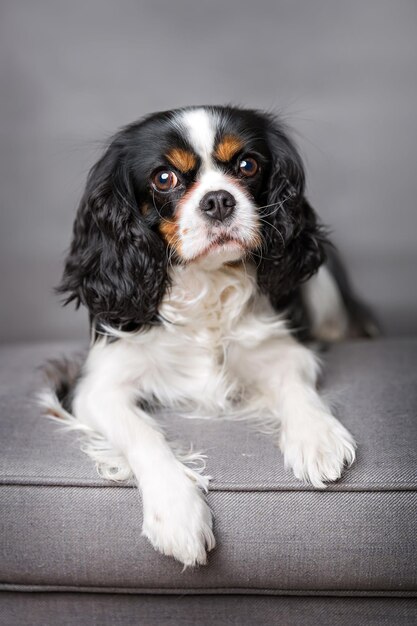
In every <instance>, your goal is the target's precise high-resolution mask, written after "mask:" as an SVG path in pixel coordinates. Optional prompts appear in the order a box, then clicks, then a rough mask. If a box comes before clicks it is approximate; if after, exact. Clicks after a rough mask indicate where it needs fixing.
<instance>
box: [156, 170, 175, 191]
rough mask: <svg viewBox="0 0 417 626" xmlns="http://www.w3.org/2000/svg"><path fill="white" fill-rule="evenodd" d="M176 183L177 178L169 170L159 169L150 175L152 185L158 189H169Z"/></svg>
mask: <svg viewBox="0 0 417 626" xmlns="http://www.w3.org/2000/svg"><path fill="white" fill-rule="evenodd" d="M177 184H178V178H177V176H176V175H175V174H174V172H171V171H169V170H160V171H159V172H156V174H154V175H153V176H152V185H153V186H154V187H155V189H157V190H158V191H170V190H171V189H174V187H176V186H177Z"/></svg>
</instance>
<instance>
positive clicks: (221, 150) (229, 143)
mask: <svg viewBox="0 0 417 626" xmlns="http://www.w3.org/2000/svg"><path fill="white" fill-rule="evenodd" d="M242 148H243V142H242V140H241V139H239V137H236V136H235V135H225V136H224V137H223V139H222V140H221V141H220V143H219V144H218V146H217V148H216V150H215V152H214V156H215V157H216V159H217V160H218V161H222V162H224V163H227V161H230V160H231V159H232V158H233V157H234V155H235V154H236V153H237V152H239V150H242Z"/></svg>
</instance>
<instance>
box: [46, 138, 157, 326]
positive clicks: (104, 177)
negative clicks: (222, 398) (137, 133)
mask: <svg viewBox="0 0 417 626" xmlns="http://www.w3.org/2000/svg"><path fill="white" fill-rule="evenodd" d="M166 282H167V274H166V251H165V247H164V244H163V242H162V241H161V239H160V238H159V237H158V235H157V234H156V233H155V232H153V231H152V230H151V229H150V228H149V227H148V225H147V224H146V223H145V220H144V218H143V216H142V215H141V213H140V210H139V207H138V206H137V202H136V201H135V196H134V193H133V189H132V184H131V177H130V172H129V168H128V159H127V154H126V148H125V147H124V142H123V141H122V139H121V138H120V137H118V138H116V139H115V140H114V141H113V143H112V144H111V145H110V147H109V148H108V149H107V151H106V153H105V154H104V156H103V157H102V158H101V159H100V161H98V163H97V164H96V165H95V166H94V167H93V168H92V170H91V171H90V174H89V176H88V179H87V185H86V190H85V192H84V195H83V198H82V200H81V203H80V206H79V208H78V213H77V216H76V220H75V223H74V229H73V239H72V243H71V246H70V251H69V254H68V257H67V259H66V264H65V270H64V274H63V278H62V282H61V284H60V285H59V287H58V288H57V291H58V292H59V293H63V294H66V296H67V297H66V300H65V304H67V303H68V302H71V301H75V303H76V306H77V307H78V306H79V305H80V304H84V305H85V306H86V307H87V308H88V310H89V313H90V319H91V320H92V321H93V322H95V324H96V325H97V324H98V325H100V323H103V324H108V325H111V326H113V327H117V328H119V329H126V330H132V329H135V328H138V327H140V326H141V325H143V324H147V323H152V322H154V321H155V320H156V318H157V313H158V307H159V304H160V302H161V299H162V297H163V294H164V291H165V287H166Z"/></svg>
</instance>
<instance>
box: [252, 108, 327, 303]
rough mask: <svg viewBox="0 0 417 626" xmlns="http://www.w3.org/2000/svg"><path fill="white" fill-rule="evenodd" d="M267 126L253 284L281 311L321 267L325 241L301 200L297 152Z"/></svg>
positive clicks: (280, 131)
mask: <svg viewBox="0 0 417 626" xmlns="http://www.w3.org/2000/svg"><path fill="white" fill-rule="evenodd" d="M268 122H269V123H268V131H267V138H268V144H269V149H270V152H271V159H270V165H269V176H268V183H267V188H266V191H265V195H264V206H265V217H264V218H263V220H264V221H263V239H264V245H263V247H262V249H261V251H260V256H261V257H262V260H261V262H260V264H259V267H258V281H259V285H260V287H261V289H262V290H263V291H264V292H266V293H267V294H268V295H269V297H270V300H271V302H272V304H273V306H274V307H275V308H276V309H282V308H284V307H285V308H287V307H291V305H292V304H293V302H294V301H295V300H297V294H298V287H299V286H300V284H302V283H303V282H304V281H306V280H308V278H310V277H311V276H312V275H313V274H314V273H315V272H316V271H317V269H318V268H319V266H320V265H321V264H322V263H323V262H324V260H325V248H324V244H325V243H326V236H325V232H324V229H323V227H322V226H321V225H320V224H319V223H318V220H317V216H316V214H315V212H314V210H313V209H312V207H311V206H310V204H309V203H308V202H307V200H306V199H305V197H304V169H303V165H302V161H301V157H300V156H299V154H298V152H297V149H296V148H295V146H294V144H293V143H292V142H291V140H290V139H289V137H288V135H287V133H286V132H285V130H284V128H283V127H282V126H281V125H280V123H279V122H278V121H277V120H276V119H274V118H272V117H269V120H268ZM261 215H262V213H261Z"/></svg>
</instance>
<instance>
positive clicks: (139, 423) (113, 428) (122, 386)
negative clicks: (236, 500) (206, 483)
mask: <svg viewBox="0 0 417 626" xmlns="http://www.w3.org/2000/svg"><path fill="white" fill-rule="evenodd" d="M94 351H96V353H94ZM97 352H99V354H97ZM123 356H125V359H124V361H119V359H118V357H123ZM128 358H129V354H126V353H125V355H123V351H122V350H121V348H120V347H119V346H117V345H115V346H114V347H113V346H111V345H109V346H105V347H103V346H97V347H93V348H92V351H91V352H90V356H89V359H88V360H87V363H86V367H85V374H84V377H83V379H82V380H81V382H80V384H79V385H78V387H77V390H76V395H75V399H74V404H73V408H74V413H75V416H76V417H77V418H78V419H79V420H80V421H81V422H83V423H85V424H87V425H89V426H90V427H92V428H93V429H95V430H96V431H97V432H99V433H100V434H102V435H103V436H104V437H105V438H106V439H107V440H108V441H109V442H110V443H111V445H112V446H114V448H115V449H117V450H118V451H119V452H121V453H122V454H123V455H124V456H125V457H126V459H127V460H128V462H129V464H130V466H131V469H132V471H133V474H134V476H135V478H136V479H137V482H138V485H139V488H140V490H141V493H142V499H143V534H144V535H145V536H146V537H147V538H148V539H149V540H150V542H151V543H152V545H153V546H154V548H155V549H156V550H159V551H160V552H162V553H163V554H166V555H170V556H173V557H174V558H176V559H177V560H178V561H180V562H181V563H183V564H184V565H185V566H192V565H196V564H204V563H205V562H206V559H207V557H206V550H211V549H212V548H213V547H214V545H215V539H214V536H213V532H212V517H211V512H210V509H209V507H208V505H207V503H206V501H205V499H204V497H203V494H202V492H201V490H200V489H199V487H198V485H197V482H198V481H200V482H201V477H199V476H198V475H197V474H196V473H195V472H194V471H193V470H191V469H190V468H188V467H187V466H185V465H184V464H183V463H181V462H180V461H179V460H178V459H177V458H176V456H175V455H174V453H173V451H172V449H171V447H170V446H169V445H168V443H167V441H166V440H165V438H164V435H163V434H162V432H161V431H160V429H159V428H158V425H157V423H156V422H155V420H154V419H153V418H152V417H151V416H150V415H148V414H147V413H145V412H144V411H142V410H141V409H140V408H139V407H138V406H137V395H136V394H137V385H138V384H140V379H139V382H138V381H137V380H136V381H134V376H133V375H132V370H129V366H128ZM122 365H123V367H122Z"/></svg>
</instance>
